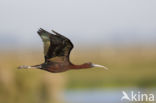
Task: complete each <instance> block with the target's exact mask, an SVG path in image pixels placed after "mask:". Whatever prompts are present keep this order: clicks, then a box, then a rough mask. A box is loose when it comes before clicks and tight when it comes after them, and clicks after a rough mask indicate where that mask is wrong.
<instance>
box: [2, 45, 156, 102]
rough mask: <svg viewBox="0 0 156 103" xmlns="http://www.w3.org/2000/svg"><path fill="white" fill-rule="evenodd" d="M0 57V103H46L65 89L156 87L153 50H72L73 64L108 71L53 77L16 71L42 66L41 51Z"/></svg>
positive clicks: (155, 54) (45, 74)
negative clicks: (86, 64) (30, 66)
mask: <svg viewBox="0 0 156 103" xmlns="http://www.w3.org/2000/svg"><path fill="white" fill-rule="evenodd" d="M0 56H1V58H0V84H1V85H0V103H28V102H29V103H43V102H44V103H45V102H46V103H48V102H49V103H50V101H54V100H55V98H57V97H56V96H57V95H55V94H57V93H60V92H61V91H63V90H68V89H88V88H121V87H139V88H148V87H149V88H151V87H154V88H155V87H156V75H155V73H156V48H152V47H151V48H141V47H129V48H128V47H127V48H103V49H100V48H96V49H90V48H87V49H84V48H82V49H79V50H77V49H74V50H73V51H72V53H71V61H73V63H75V64H81V63H83V62H93V63H97V64H102V65H105V66H107V67H108V68H109V70H108V71H106V70H104V69H102V68H92V69H84V70H77V71H76V70H71V71H67V72H65V73H57V74H53V73H49V72H46V71H42V70H37V69H29V70H18V69H17V67H18V66H19V65H23V64H25V65H34V64H40V63H42V62H43V61H44V59H43V53H42V51H34V50H25V51H23V50H17V51H5V52H4V51H1V52H0ZM51 97H53V98H51ZM23 100H24V101H23ZM54 103H56V102H54Z"/></svg>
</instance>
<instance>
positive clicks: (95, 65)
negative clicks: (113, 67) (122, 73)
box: [83, 62, 108, 70]
mask: <svg viewBox="0 0 156 103" xmlns="http://www.w3.org/2000/svg"><path fill="white" fill-rule="evenodd" d="M83 65H84V66H85V67H88V68H93V67H100V68H104V69H106V70H108V68H107V67H105V66H103V65H99V64H94V63H91V62H88V63H84V64H83Z"/></svg>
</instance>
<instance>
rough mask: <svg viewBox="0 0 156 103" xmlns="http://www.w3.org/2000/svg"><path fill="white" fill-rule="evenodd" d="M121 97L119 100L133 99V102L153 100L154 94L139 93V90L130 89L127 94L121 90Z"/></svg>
mask: <svg viewBox="0 0 156 103" xmlns="http://www.w3.org/2000/svg"><path fill="white" fill-rule="evenodd" d="M122 95H123V96H122V97H121V101H134V102H143V101H147V102H153V101H155V100H154V94H152V93H151V94H147V93H141V92H134V91H131V92H130V93H129V95H128V94H127V93H126V92H125V91H122Z"/></svg>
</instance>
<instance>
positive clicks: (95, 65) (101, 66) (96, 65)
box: [92, 64, 108, 70]
mask: <svg viewBox="0 0 156 103" xmlns="http://www.w3.org/2000/svg"><path fill="white" fill-rule="evenodd" d="M92 65H93V67H100V68H104V69H105V70H108V68H107V67H105V66H103V65H99V64H92Z"/></svg>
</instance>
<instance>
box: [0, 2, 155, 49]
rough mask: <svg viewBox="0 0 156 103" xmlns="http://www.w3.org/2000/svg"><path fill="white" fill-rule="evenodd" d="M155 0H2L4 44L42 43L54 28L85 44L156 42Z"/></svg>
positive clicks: (0, 30)
mask: <svg viewBox="0 0 156 103" xmlns="http://www.w3.org/2000/svg"><path fill="white" fill-rule="evenodd" d="M155 5H156V1H155V0H11V1H10V0H0V13H1V14H0V15H1V16H0V36H1V38H0V44H1V45H0V46H1V47H6V48H7V47H9V48H12V47H21V46H26V47H33V46H36V45H42V43H41V40H40V38H39V36H38V35H37V33H36V31H37V30H38V29H39V28H40V27H42V28H44V29H46V30H48V31H50V30H51V29H54V30H56V31H58V32H60V33H62V34H63V35H65V36H66V37H68V38H70V39H71V40H72V41H73V43H74V44H75V45H77V46H81V45H84V44H86V45H91V44H95V45H116V44H119V45H125V44H128V45H129V44H130V45H131V44H132V45H137V44H155V40H156V13H155V10H156V6H155Z"/></svg>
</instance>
